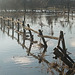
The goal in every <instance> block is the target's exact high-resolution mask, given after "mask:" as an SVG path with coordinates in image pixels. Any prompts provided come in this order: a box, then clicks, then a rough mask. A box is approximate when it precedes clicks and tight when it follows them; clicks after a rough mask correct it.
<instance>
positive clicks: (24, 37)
mask: <svg viewBox="0 0 75 75" xmlns="http://www.w3.org/2000/svg"><path fill="white" fill-rule="evenodd" d="M24 28H25V25H24V21H23V48H24V45H25V39H26V30H25V29H24Z"/></svg>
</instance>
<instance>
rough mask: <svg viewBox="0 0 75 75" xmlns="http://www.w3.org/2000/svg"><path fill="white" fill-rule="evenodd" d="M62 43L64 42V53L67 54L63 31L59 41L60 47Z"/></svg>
mask: <svg viewBox="0 0 75 75" xmlns="http://www.w3.org/2000/svg"><path fill="white" fill-rule="evenodd" d="M60 42H62V49H63V52H64V53H65V54H66V46H65V40H64V34H63V31H60V36H59V40H58V46H60Z"/></svg>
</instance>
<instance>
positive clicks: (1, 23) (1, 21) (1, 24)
mask: <svg viewBox="0 0 75 75" xmlns="http://www.w3.org/2000/svg"><path fill="white" fill-rule="evenodd" d="M2 21H3V19H2V18H1V30H2Z"/></svg>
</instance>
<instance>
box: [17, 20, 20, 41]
mask: <svg viewBox="0 0 75 75" xmlns="http://www.w3.org/2000/svg"><path fill="white" fill-rule="evenodd" d="M18 21H19V19H18ZM17 24H18V29H17V31H18V42H19V27H20V26H19V22H18V23H17Z"/></svg>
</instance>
